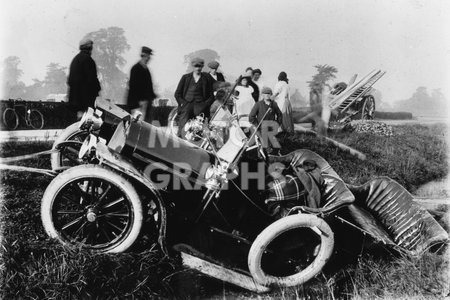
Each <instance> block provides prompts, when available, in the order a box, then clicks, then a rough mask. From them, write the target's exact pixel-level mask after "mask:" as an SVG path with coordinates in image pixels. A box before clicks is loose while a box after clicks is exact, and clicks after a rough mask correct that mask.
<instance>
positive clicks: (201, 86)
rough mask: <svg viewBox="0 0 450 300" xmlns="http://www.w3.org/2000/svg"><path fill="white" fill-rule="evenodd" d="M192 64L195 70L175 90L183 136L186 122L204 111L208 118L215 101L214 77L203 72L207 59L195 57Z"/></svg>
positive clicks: (179, 131)
mask: <svg viewBox="0 0 450 300" xmlns="http://www.w3.org/2000/svg"><path fill="white" fill-rule="evenodd" d="M191 64H192V66H193V67H194V71H193V72H192V73H187V74H184V75H183V76H182V77H181V79H180V82H179V83H178V87H177V90H176V91H175V99H176V100H177V102H178V115H179V118H180V119H179V128H178V135H179V136H181V137H183V138H184V135H185V131H184V125H185V124H186V122H187V121H188V120H189V119H192V118H194V117H196V116H198V115H200V114H202V113H203V114H204V116H205V117H207V118H208V117H209V108H210V106H211V104H212V103H213V102H214V95H213V88H212V86H213V81H212V77H211V76H210V75H209V74H208V73H204V72H202V69H203V66H204V64H205V61H204V60H203V59H201V58H194V59H192V61H191Z"/></svg>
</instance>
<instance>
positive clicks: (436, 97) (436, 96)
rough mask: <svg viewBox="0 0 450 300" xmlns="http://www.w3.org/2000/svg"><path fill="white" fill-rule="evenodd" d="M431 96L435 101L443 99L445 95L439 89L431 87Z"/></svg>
mask: <svg viewBox="0 0 450 300" xmlns="http://www.w3.org/2000/svg"><path fill="white" fill-rule="evenodd" d="M431 98H433V99H434V100H436V101H445V96H444V94H443V93H442V91H441V89H433V91H431Z"/></svg>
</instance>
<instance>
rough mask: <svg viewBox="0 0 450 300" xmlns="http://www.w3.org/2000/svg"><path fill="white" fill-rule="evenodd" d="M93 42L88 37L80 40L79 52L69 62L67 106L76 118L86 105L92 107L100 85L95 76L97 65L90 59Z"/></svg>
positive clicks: (80, 114) (85, 108)
mask: <svg viewBox="0 0 450 300" xmlns="http://www.w3.org/2000/svg"><path fill="white" fill-rule="evenodd" d="M93 46H94V42H93V41H92V40H90V39H83V40H81V41H80V53H78V54H77V55H76V56H75V57H74V58H73V60H72V62H71V63H70V68H69V77H68V79H67V85H68V86H69V91H68V94H69V107H70V109H71V110H73V112H74V115H76V118H77V119H80V118H81V116H82V115H83V113H84V111H86V110H87V108H88V107H92V108H94V103H95V98H97V96H98V94H99V92H100V90H101V87H100V82H99V81H98V78H97V65H96V64H95V61H94V60H93V59H92V57H91V54H92V49H93Z"/></svg>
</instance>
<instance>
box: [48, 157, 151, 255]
mask: <svg viewBox="0 0 450 300" xmlns="http://www.w3.org/2000/svg"><path fill="white" fill-rule="evenodd" d="M41 218H42V223H43V225H44V228H45V231H46V232H47V234H48V235H49V236H50V237H51V238H55V239H57V240H58V241H60V242H61V243H63V244H65V245H72V246H76V247H81V248H84V249H90V250H95V251H99V252H109V253H119V252H123V251H125V250H127V249H128V248H129V247H130V246H131V245H133V243H134V242H135V241H136V239H137V237H138V236H139V233H140V231H141V227H142V223H143V214H142V203H141V201H140V199H139V196H138V194H137V193H136V190H135V188H134V187H133V186H132V185H131V184H130V183H129V182H128V181H127V180H126V179H125V178H123V177H121V176H120V175H118V174H116V173H114V172H112V171H111V170H109V169H106V168H104V167H101V166H98V165H80V166H75V167H73V168H70V169H68V170H66V171H65V172H63V173H61V174H59V175H58V176H56V177H55V178H54V179H53V181H52V182H51V183H50V185H49V186H48V187H47V189H46V190H45V193H44V196H43V198H42V203H41Z"/></svg>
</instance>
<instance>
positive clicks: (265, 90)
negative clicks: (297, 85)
mask: <svg viewBox="0 0 450 300" xmlns="http://www.w3.org/2000/svg"><path fill="white" fill-rule="evenodd" d="M261 94H269V95H272V89H271V88H270V87H268V86H264V87H263V88H262V89H261Z"/></svg>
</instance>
